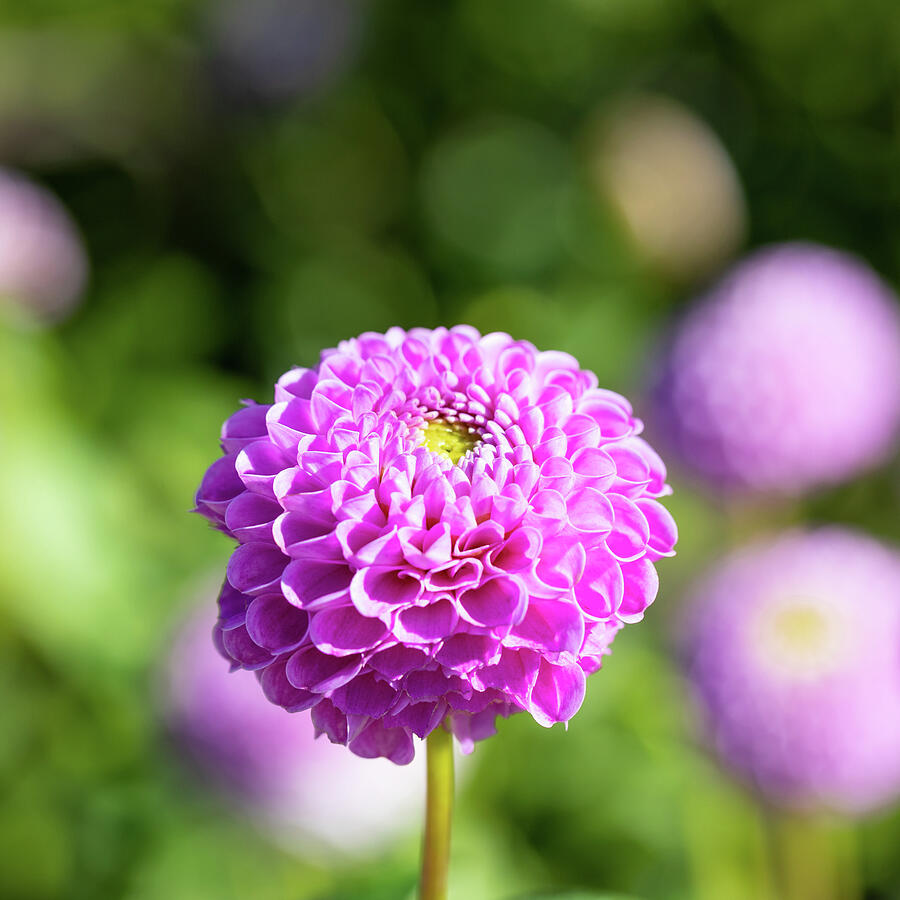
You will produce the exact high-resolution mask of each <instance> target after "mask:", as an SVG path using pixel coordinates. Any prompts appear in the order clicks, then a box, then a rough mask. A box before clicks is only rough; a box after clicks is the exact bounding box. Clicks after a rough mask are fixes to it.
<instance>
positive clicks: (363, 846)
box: [163, 606, 424, 856]
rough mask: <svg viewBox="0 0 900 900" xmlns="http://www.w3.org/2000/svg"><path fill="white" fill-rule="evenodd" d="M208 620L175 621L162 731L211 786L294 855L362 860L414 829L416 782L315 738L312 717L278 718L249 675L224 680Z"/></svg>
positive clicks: (207, 610)
mask: <svg viewBox="0 0 900 900" xmlns="http://www.w3.org/2000/svg"><path fill="white" fill-rule="evenodd" d="M215 618H216V617H215V613H214V612H213V610H212V608H211V607H209V606H204V608H203V609H201V610H198V611H197V612H196V613H194V614H192V615H191V616H190V617H189V618H187V620H186V621H185V622H184V623H182V624H180V626H179V628H178V631H177V633H176V637H175V640H174V642H173V644H172V649H171V652H170V653H169V655H168V657H167V659H166V660H165V661H164V662H165V667H164V671H163V675H164V696H163V702H164V712H165V718H166V722H167V725H168V728H169V731H170V733H171V735H172V737H173V738H175V740H176V746H177V747H178V748H179V749H180V750H181V751H182V752H183V753H185V754H187V756H188V757H189V758H190V759H191V760H192V761H193V762H194V764H195V765H196V766H197V767H198V768H199V769H200V771H201V773H202V774H203V775H204V776H206V777H207V778H208V780H209V782H210V783H211V785H212V786H215V787H217V788H218V789H219V790H221V791H222V792H223V793H224V794H225V796H226V797H228V798H229V799H231V800H232V801H234V802H236V803H237V804H238V805H239V807H240V808H241V809H243V810H244V811H246V812H248V813H249V814H250V815H251V816H252V817H253V818H254V819H256V820H257V821H258V822H259V823H260V824H261V825H263V826H265V827H268V828H269V829H270V830H271V831H272V833H273V834H274V835H275V837H276V838H278V839H279V840H281V841H283V842H284V843H285V844H286V845H287V846H289V847H290V848H291V849H299V850H300V851H301V852H303V850H304V849H306V850H309V849H313V850H315V852H317V853H319V852H322V851H333V852H338V853H340V854H346V855H354V856H358V855H365V854H366V853H369V852H371V851H374V850H377V849H378V848H380V847H383V846H384V845H385V844H386V843H388V842H390V840H391V839H392V838H395V837H397V836H398V835H399V834H400V833H401V832H403V831H404V830H405V829H409V830H412V829H413V827H414V826H415V824H416V823H417V821H418V819H419V817H420V815H421V808H422V804H423V794H424V791H423V789H422V788H423V785H422V783H421V782H420V781H419V779H415V778H413V779H410V778H408V777H406V776H407V773H406V770H403V769H398V768H397V767H396V766H393V765H392V764H391V763H390V762H388V761H387V760H384V759H382V760H377V761H370V760H363V759H360V758H359V757H357V756H354V755H353V754H352V753H350V752H349V751H348V750H346V749H345V748H343V747H335V746H333V745H331V744H329V743H328V742H326V741H321V740H315V737H314V734H313V728H312V725H311V723H310V721H309V712H305V713H299V714H298V715H296V716H288V715H285V714H284V711H283V710H281V709H279V708H278V707H277V706H273V705H272V704H271V703H269V702H268V700H266V698H265V697H264V696H263V694H262V692H261V691H260V689H259V685H258V684H257V682H256V679H255V678H254V677H253V675H252V673H250V672H234V673H229V672H228V670H227V668H226V667H225V666H224V665H223V663H222V658H221V656H220V655H219V654H218V653H217V652H216V650H215V648H214V647H213V644H212V641H210V639H209V632H210V628H211V627H212V626H213V624H214V622H215ZM417 763H418V761H417ZM373 767H374V768H373Z"/></svg>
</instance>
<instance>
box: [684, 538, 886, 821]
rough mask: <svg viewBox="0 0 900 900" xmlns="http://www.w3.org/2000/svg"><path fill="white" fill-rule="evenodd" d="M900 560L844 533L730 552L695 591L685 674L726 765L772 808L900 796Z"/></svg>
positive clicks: (878, 802) (847, 808) (880, 801)
mask: <svg viewBox="0 0 900 900" xmlns="http://www.w3.org/2000/svg"><path fill="white" fill-rule="evenodd" d="M898 585H900V553H897V552H896V551H895V550H893V549H890V548H888V547H886V546H884V545H882V544H880V543H879V542H877V541H875V540H873V539H872V538H869V537H867V536H864V535H861V534H858V533H855V532H852V531H848V530H845V529H839V528H828V529H822V530H819V531H813V532H803V531H796V532H788V533H786V534H783V535H781V536H779V537H777V538H775V539H769V540H767V541H763V542H760V543H757V544H754V545H751V546H749V547H746V548H744V549H743V550H741V551H739V552H737V553H735V554H734V555H733V556H731V557H730V558H728V559H726V560H724V561H723V562H722V563H720V564H719V565H718V566H717V567H716V568H715V569H714V570H713V571H711V572H710V573H709V574H708V575H707V576H706V577H705V579H704V580H703V581H702V582H701V583H699V584H697V585H696V586H695V589H694V591H693V603H692V606H691V611H690V614H689V616H688V620H687V628H686V629H685V644H684V650H685V660H686V664H687V672H688V676H689V680H690V682H691V684H692V686H693V688H694V690H695V692H696V695H697V697H698V698H699V701H700V706H701V710H702V712H703V717H704V719H705V724H706V729H707V732H708V735H709V737H710V740H711V742H712V743H713V744H714V746H715V748H716V749H717V751H718V752H719V754H720V756H721V758H722V759H723V761H724V762H725V763H726V764H727V765H728V766H729V767H730V768H731V769H733V770H734V771H736V772H737V773H738V774H740V775H742V776H743V777H745V778H746V779H748V780H749V781H751V782H752V783H753V784H754V785H755V786H756V787H757V788H758V789H759V790H760V791H761V792H762V794H763V795H764V796H766V797H767V798H768V799H769V800H770V801H771V802H773V803H776V804H779V805H784V806H789V807H794V808H799V809H806V810H814V809H818V808H822V807H825V808H830V809H832V810H834V811H838V812H841V813H844V814H851V815H853V814H862V813H865V812H867V811H869V810H872V809H874V808H877V807H881V806H884V805H886V804H888V803H891V802H895V801H896V800H897V799H898V798H900V594H898V589H897V586H898Z"/></svg>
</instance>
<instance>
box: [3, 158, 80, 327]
mask: <svg viewBox="0 0 900 900" xmlns="http://www.w3.org/2000/svg"><path fill="white" fill-rule="evenodd" d="M87 268H88V266H87V258H86V256H85V252H84V246H83V244H82V241H81V236H80V235H79V233H78V230H77V228H76V227H75V224H74V222H73V221H72V219H71V218H70V216H69V214H68V213H67V212H66V210H65V209H64V208H63V206H62V204H61V203H60V202H59V201H58V200H57V199H56V197H55V196H54V195H53V194H51V193H50V192H49V191H48V190H46V189H45V188H43V187H40V186H38V185H37V184H35V183H34V182H32V181H30V180H29V179H27V178H26V177H25V176H24V175H21V174H20V173H18V172H14V171H11V170H9V169H0V300H2V301H5V302H11V303H14V304H15V305H16V306H17V307H19V308H20V310H21V311H22V312H24V313H25V314H26V316H28V317H29V318H32V319H37V320H39V321H57V320H59V319H62V318H63V317H64V316H65V315H66V314H67V313H69V312H70V311H71V309H72V308H73V307H74V306H75V304H76V303H77V302H78V300H79V298H80V296H81V291H82V289H83V288H84V283H85V280H86V277H87Z"/></svg>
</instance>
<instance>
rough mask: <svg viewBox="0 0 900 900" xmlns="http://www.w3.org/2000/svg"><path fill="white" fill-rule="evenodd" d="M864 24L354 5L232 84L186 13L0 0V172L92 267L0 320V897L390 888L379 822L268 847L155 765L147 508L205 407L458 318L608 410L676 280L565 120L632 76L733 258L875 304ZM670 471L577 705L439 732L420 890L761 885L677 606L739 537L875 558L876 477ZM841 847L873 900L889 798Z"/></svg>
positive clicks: (644, 350) (870, 42)
mask: <svg viewBox="0 0 900 900" xmlns="http://www.w3.org/2000/svg"><path fill="white" fill-rule="evenodd" d="M320 5H324V6H326V7H327V5H328V4H327V3H325V4H320ZM896 12H897V10H896V3H895V0H856V2H850V0H791V2H789V3H786V2H784V0H459V2H448V3H423V2H416V0H371V2H369V3H366V4H362V3H361V4H359V7H358V15H359V20H360V25H359V29H358V32H357V33H356V36H355V38H354V39H353V40H352V41H351V42H350V44H351V45H352V46H349V47H348V48H347V50H346V53H345V56H344V58H343V59H342V60H340V64H339V65H337V64H336V65H335V66H334V67H333V69H332V71H331V72H330V74H329V77H328V78H326V79H325V80H324V83H322V84H320V85H319V86H317V88H316V89H315V90H308V91H302V92H299V93H298V94H295V95H294V96H290V95H287V96H284V95H282V96H279V97H278V98H276V99H272V98H266V97H264V96H258V95H254V94H253V92H252V91H248V92H244V93H241V92H237V93H236V92H234V91H233V90H226V89H224V88H223V85H222V79H221V78H220V76H219V73H220V70H221V66H220V65H219V61H218V58H217V49H216V44H215V37H214V36H215V28H214V27H212V25H211V24H210V23H211V22H212V21H214V19H215V5H214V4H211V5H204V4H200V3H198V2H196V0H143V2H123V0H30V2H28V3H24V2H21V0H0V164H2V165H4V166H9V167H16V168H20V169H23V170H25V171H27V172H28V173H29V174H30V175H31V176H32V177H33V178H35V179H36V180H38V181H40V182H42V183H43V184H45V185H46V186H48V187H49V188H50V189H52V190H53V191H55V192H56V193H57V195H58V196H59V197H60V198H61V199H62V201H63V202H64V203H65V205H66V206H67V207H68V209H69V210H70V211H71V213H72V215H73V216H74V218H75V219H76V221H77V222H78V224H79V226H80V228H81V230H82V232H83V235H84V239H85V242H86V246H87V249H88V253H89V256H90V259H91V267H92V273H91V279H90V283H89V287H88V289H87V291H86V294H85V296H84V300H83V303H82V305H81V306H80V307H79V308H78V309H77V310H76V311H75V312H74V313H73V314H72V315H71V317H69V318H68V319H67V320H66V321H65V322H63V323H61V324H59V325H56V326H54V327H53V328H41V327H37V326H35V325H33V324H28V323H27V322H23V321H22V320H21V318H19V317H7V318H5V319H4V320H3V321H2V322H0V508H2V510H3V518H2V520H0V703H2V707H0V708H2V723H0V897H3V898H8V900H17V898H28V900H32V898H34V900H43V898H47V900H50V898H60V900H62V898H66V900H70V898H71V900H96V898H127V900H163V898H165V900H206V898H209V900H231V898H238V897H241V898H249V897H252V898H254V900H269V898H271V900H276V898H296V900H301V898H318V900H328V898H331V900H338V898H357V897H366V898H376V900H380V898H383V900H393V898H407V897H410V896H411V894H412V892H413V890H414V885H415V879H416V866H417V853H418V836H417V835H416V834H415V833H412V834H410V835H409V836H408V837H407V838H406V839H404V840H401V841H400V842H399V843H398V845H397V846H396V847H395V848H394V849H393V850H392V851H391V852H390V853H388V854H386V855H385V856H383V857H382V858H380V859H378V860H374V861H373V860H369V861H361V862H358V863H354V864H342V865H340V866H334V865H329V864H328V863H326V862H324V861H322V860H318V859H316V858H315V856H314V855H310V854H308V853H306V854H305V853H304V852H303V847H298V848H297V851H298V852H297V853H296V854H290V853H288V852H286V851H285V850H284V849H280V848H277V847H276V846H275V845H273V844H272V843H270V842H269V841H267V839H266V838H265V837H264V836H263V835H262V834H260V833H258V832H257V831H256V830H255V829H254V827H253V826H252V825H251V824H250V822H249V821H246V820H244V819H242V818H240V816H239V815H237V814H235V813H234V812H233V811H232V810H231V809H229V808H228V807H227V806H225V805H224V804H223V803H222V802H221V801H220V800H219V799H218V798H216V797H215V796H214V795H212V794H211V793H209V792H207V791H206V790H205V789H204V788H203V787H202V785H199V784H196V783H194V782H193V781H191V779H190V778H189V776H188V775H187V774H186V771H185V769H184V768H183V766H182V765H181V763H180V762H179V760H178V758H177V756H176V755H175V754H174V753H173V750H172V747H171V746H170V743H169V741H168V740H167V739H166V736H165V734H164V730H163V728H162V726H161V725H160V720H159V715H158V702H157V684H158V678H159V671H158V670H159V665H160V663H159V660H160V657H161V654H164V653H165V650H166V648H167V646H168V642H169V640H170V636H171V633H172V629H173V627H175V624H176V623H177V621H178V620H179V617H180V616H181V615H183V614H184V612H185V611H186V610H188V609H189V608H190V607H191V605H192V604H193V603H194V602H196V597H197V595H198V592H200V591H202V590H205V589H208V584H209V581H210V577H211V573H215V572H217V571H220V570H221V569H222V567H223V566H224V562H225V559H226V557H227V554H228V550H229V548H228V545H227V542H226V541H225V540H224V539H223V538H222V537H221V535H218V534H216V533H215V532H212V531H211V530H209V529H208V528H206V527H205V525H204V523H203V522H202V521H201V520H200V519H198V518H196V517H191V516H188V515H187V510H188V509H189V508H190V506H191V502H192V495H193V491H194V489H195V487H196V484H197V483H198V481H199V479H200V476H201V475H202V473H203V471H204V469H205V467H206V466H207V464H208V463H209V462H210V461H211V459H212V458H213V457H214V456H215V454H216V453H217V444H216V439H217V434H218V428H219V426H220V424H221V422H222V421H223V419H224V418H225V417H226V416H227V415H229V414H230V412H231V411H232V410H233V409H234V408H235V407H236V404H237V400H238V399H239V398H242V397H252V398H256V399H259V400H261V401H264V400H265V399H266V398H267V397H268V396H270V394H271V384H272V381H273V379H274V378H276V377H277V376H278V374H280V373H281V372H282V371H284V370H285V369H287V368H288V367H289V366H291V365H292V364H312V363H313V362H314V361H315V360H316V358H317V354H318V350H319V349H321V348H323V347H328V346H331V345H333V344H334V343H335V342H336V341H338V340H340V339H341V338H344V337H347V336H350V335H353V334H356V333H358V332H360V331H363V330H369V329H377V330H383V329H385V328H387V327H389V326H391V325H397V324H399V325H403V326H412V325H424V326H434V325H437V324H453V323H456V322H459V321H466V322H469V323H471V324H473V325H475V326H477V327H479V328H482V329H487V330H492V329H502V330H505V331H509V332H510V333H512V334H514V335H515V336H517V337H522V338H528V339H530V340H532V341H534V342H535V343H536V344H537V345H538V346H540V347H542V348H550V347H553V348H559V349H563V350H568V351H570V352H572V353H574V354H576V355H577V356H578V358H579V359H580V361H581V362H582V363H583V365H584V366H585V367H589V368H593V369H594V370H595V371H596V372H597V373H598V375H599V377H600V381H601V383H602V384H603V385H604V386H607V387H610V388H613V389H615V390H619V391H622V392H624V393H626V394H627V395H628V396H630V397H634V398H635V400H636V405H637V408H638V412H639V413H640V396H641V389H642V384H643V379H644V377H645V373H646V371H647V367H648V365H649V363H650V361H651V360H652V357H653V353H654V348H655V346H656V345H657V341H658V340H659V338H660V335H662V334H663V333H664V331H665V329H666V328H667V326H668V324H669V323H670V321H671V319H672V318H673V316H675V315H676V314H677V313H678V311H679V310H680V309H683V308H684V307H685V305H686V304H687V303H689V302H690V300H691V298H692V297H693V296H694V295H696V293H697V292H698V291H700V290H701V289H702V288H703V287H704V285H705V284H706V283H707V282H708V280H709V279H711V278H713V277H714V276H715V274H716V269H715V268H714V267H711V268H710V269H709V270H707V271H703V272H697V273H695V274H694V275H692V276H690V277H683V276H682V277H677V278H676V277H673V276H671V275H667V274H666V272H665V271H664V270H663V269H660V268H659V267H655V266H653V265H652V264H650V263H648V261H647V260H646V259H645V258H644V257H643V256H642V254H641V252H640V248H639V246H638V245H637V244H636V243H635V242H634V240H632V239H631V238H630V236H629V234H628V232H627V231H626V229H625V228H624V226H623V224H622V222H621V220H620V219H619V217H618V216H617V215H616V214H615V212H614V210H613V207H612V205H611V204H610V203H609V202H607V200H605V199H604V197H603V196H602V195H600V194H598V192H597V190H596V185H595V184H594V182H593V181H592V178H591V159H590V135H591V134H592V130H591V129H592V123H593V122H594V121H595V118H596V116H597V114H598V110H603V109H605V108H607V107H608V106H609V105H610V104H614V103H615V102H617V101H618V100H619V99H620V98H622V97H623V96H628V95H631V94H634V93H637V92H640V93H648V92H649V93H655V94H661V95H663V96H665V97H669V98H672V99H673V100H676V101H678V102H680V103H681V104H683V105H684V107H686V108H687V109H689V110H691V111H693V113H694V114H696V115H697V116H699V117H700V118H701V119H702V120H704V121H705V122H706V123H707V124H708V125H709V126H710V127H711V128H712V130H713V131H714V132H715V133H716V134H717V135H718V137H719V139H720V140H721V141H722V143H723V145H724V147H725V148H726V149H727V152H728V153H729V154H730V156H731V158H732V159H733V161H734V164H735V166H736V168H737V172H738V174H739V178H740V181H741V183H742V185H743V189H744V192H745V195H746V201H747V215H748V219H747V223H748V230H747V235H746V239H745V243H744V245H743V247H742V248H740V250H739V252H745V251H746V250H749V249H751V248H752V247H754V246H757V245H760V244H764V243H768V242H771V241H778V240H787V239H810V240H818V241H822V242H825V243H829V244H832V245H834V246H838V247H842V248H846V249H849V250H851V251H853V252H856V253H858V254H859V255H861V256H863V257H864V258H866V259H867V260H868V261H869V262H870V263H871V264H872V265H874V266H875V267H876V268H877V269H878V270H879V271H880V272H881V274H882V275H883V276H884V277H885V278H886V279H887V280H888V281H889V282H891V283H893V284H895V285H896V284H897V282H898V279H900V215H898V210H900V107H898V101H900V17H898V16H897V14H896ZM724 264H725V261H724V260H720V261H719V262H718V264H717V265H719V266H721V265H724ZM673 482H674V485H675V487H676V494H675V496H674V497H673V498H672V502H671V508H672V510H673V511H674V513H675V516H676V518H677V520H678V522H679V525H680V529H681V534H682V538H681V543H680V547H679V550H680V553H679V556H678V558H677V559H675V560H673V561H671V562H666V563H664V564H663V565H662V566H661V575H662V584H663V589H662V592H661V595H660V598H659V600H658V602H657V604H656V605H655V606H654V607H653V609H652V610H651V612H650V614H649V615H648V617H647V619H646V621H645V622H644V623H643V624H642V625H640V626H639V627H634V628H629V629H627V630H626V631H625V632H624V633H623V634H622V635H621V636H620V637H619V638H618V639H617V641H616V645H615V652H614V654H613V655H612V657H610V659H609V661H608V663H607V665H606V666H605V668H604V670H603V672H602V673H600V674H598V675H597V676H596V677H594V678H592V679H591V681H590V683H589V690H588V697H587V701H586V703H585V707H584V709H583V710H582V712H581V713H579V715H578V716H577V717H576V718H575V719H574V720H573V722H572V723H571V725H570V727H569V729H568V731H567V732H566V731H565V730H563V729H562V728H561V727H559V728H555V729H553V730H550V731H545V730H543V729H541V728H539V727H538V726H536V725H535V724H534V723H533V722H531V721H530V720H529V719H528V718H527V717H525V716H519V717H516V718H514V719H513V720H510V721H509V722H506V723H503V724H502V726H501V728H500V734H499V736H498V737H496V738H494V739H492V740H491V741H488V742H486V743H485V744H483V745H481V746H479V748H478V750H477V752H476V754H475V764H474V766H473V772H472V774H471V777H470V779H469V780H468V782H467V783H466V785H465V786H464V788H463V790H462V792H461V795H460V799H459V808H458V813H457V832H456V842H455V845H454V868H453V876H452V878H453V892H454V897H455V898H457V900H491V898H512V897H517V896H519V897H522V896H526V895H527V894H529V893H531V892H535V891H547V890H564V889H571V890H582V891H585V890H596V891H602V890H605V891H613V892H619V893H627V894H633V895H635V896H640V897H644V898H647V900H776V898H777V895H776V894H775V893H774V889H773V887H772V884H771V878H770V876H769V874H768V873H767V869H766V857H767V840H768V838H767V830H766V829H767V823H766V816H765V815H764V814H763V813H761V812H760V811H759V810H758V809H757V807H756V806H755V805H754V803H753V802H752V798H751V797H750V795H749V794H748V793H746V792H745V791H744V789H743V788H741V787H739V786H738V785H736V784H735V783H734V782H732V781H731V780H730V779H729V778H728V777H727V776H726V775H725V774H724V773H723V772H722V771H720V770H719V768H718V767H717V766H716V764H715V762H714V761H712V760H711V759H710V758H709V757H708V756H707V755H706V753H705V752H704V750H703V749H702V747H700V745H699V744H698V743H697V740H696V737H695V733H694V730H693V727H692V726H693V721H694V718H695V716H694V713H693V712H692V710H691V706H690V703H689V701H688V699H687V696H686V693H685V690H684V686H683V684H682V683H681V681H680V678H679V675H678V671H677V667H676V666H675V664H674V661H673V652H672V649H673V636H674V633H675V631H676V628H677V623H678V620H679V611H680V609H681V606H682V603H683V596H684V589H685V587H686V586H687V584H689V582H690V579H691V577H692V576H693V575H694V574H695V573H696V572H697V571H699V570H700V569H701V568H702V567H703V566H704V565H706V564H707V563H708V562H711V561H712V560H713V559H715V557H716V556H717V555H719V554H721V553H722V552H725V550H726V549H727V547H728V546H729V544H731V543H733V542H734V541H736V540H739V539H741V538H742V537H744V536H746V535H747V534H748V533H749V532H751V531H754V530H756V529H758V528H760V527H762V526H763V525H765V526H767V527H772V526H773V525H776V526H777V525H778V524H780V523H782V522H788V521H798V520H801V521H803V520H805V521H811V522H825V521H828V522H842V523H847V524H851V525H854V526H857V527H860V528H863V529H866V530H868V531H870V532H872V533H874V534H877V535H879V536H881V537H883V538H885V539H887V540H893V541H896V540H898V539H900V517H898V515H897V510H898V501H900V466H898V463H897V461H896V458H895V460H894V461H893V462H892V463H890V464H889V465H888V466H886V467H885V468H883V469H882V470H881V471H879V472H875V473H871V474H867V475H865V476H864V477H862V478H860V479H857V480H856V481H854V482H852V483H850V484H848V485H845V486H842V487H839V488H836V489H834V490H831V491H829V492H827V493H823V494H819V495H816V496H814V497H811V498H808V499H807V500H805V501H803V502H802V503H801V504H799V505H798V506H797V507H796V508H793V509H791V510H790V511H788V510H782V509H770V508H758V509H757V508H754V509H750V510H745V511H744V513H743V514H742V515H741V516H740V517H736V516H734V515H732V514H731V513H730V512H729V511H728V510H726V509H725V508H724V505H723V503H722V502H721V500H720V498H716V497H713V496H710V495H708V494H706V495H705V494H703V493H701V492H700V491H698V490H697V489H695V488H694V487H693V486H692V485H691V484H690V483H688V482H687V481H686V480H685V479H683V478H682V477H680V475H679V473H678V472H677V471H676V472H674V473H673ZM210 602H212V598H210ZM853 840H854V842H855V844H856V856H857V859H858V861H859V867H860V872H861V874H860V878H861V883H862V885H863V886H864V889H865V891H866V893H865V896H866V897H867V898H870V900H877V898H896V897H900V857H898V855H897V853H896V847H897V842H898V840H900V814H898V813H895V812H892V811H890V810H889V811H887V812H886V813H884V814H882V815H879V816H878V817H876V818H875V819H873V820H871V821H867V822H866V823H864V824H863V825H862V826H860V828H858V829H857V830H856V833H855V835H854V837H853Z"/></svg>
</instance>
